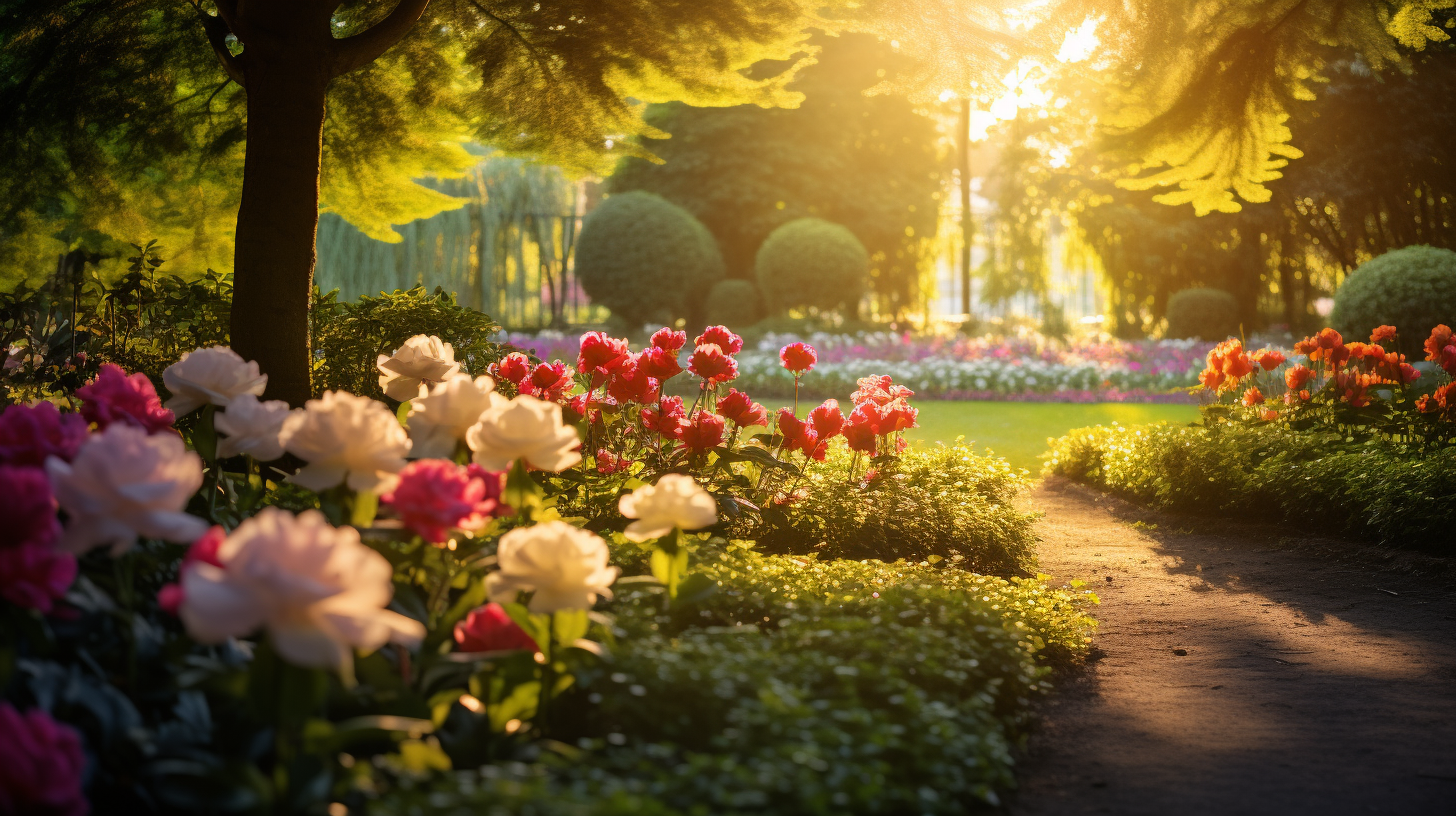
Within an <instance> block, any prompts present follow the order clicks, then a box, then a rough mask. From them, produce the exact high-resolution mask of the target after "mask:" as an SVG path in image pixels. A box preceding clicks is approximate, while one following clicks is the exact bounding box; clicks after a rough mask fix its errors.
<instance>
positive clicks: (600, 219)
mask: <svg viewBox="0 0 1456 816" xmlns="http://www.w3.org/2000/svg"><path fill="white" fill-rule="evenodd" d="M576 271H577V275H578V276H579V277H580V279H581V285H582V288H583V289H584V290H585V291H586V293H587V295H589V296H590V297H591V299H592V301H593V302H595V303H598V304H600V305H602V306H605V307H607V308H608V309H611V310H612V313H613V314H614V315H617V316H619V317H621V318H622V319H623V320H625V321H627V322H628V323H631V324H634V325H638V326H640V325H642V324H643V323H648V322H653V321H656V322H659V323H669V324H670V323H671V322H672V321H673V320H675V319H677V318H679V317H691V316H693V313H694V312H695V310H697V309H699V308H700V307H701V303H702V299H703V298H705V297H706V296H707V293H708V291H709V290H710V289H712V287H713V285H714V284H715V283H717V282H718V281H719V280H721V279H722V277H723V256H722V254H721V253H720V252H719V251H718V244H717V242H716V241H715V240H714V239H713V236H712V233H710V232H708V229H707V227H704V226H703V225H702V224H701V223H699V222H698V220H697V219H696V218H694V217H693V216H692V214H691V213H689V212H688V211H687V210H684V209H683V208H681V207H679V206H677V205H676V204H673V203H671V202H669V201H668V200H667V199H665V198H662V197H661V196H658V195H654V194H652V193H644V192H641V191H634V192H630V193H620V194H618V195H614V196H610V197H608V198H607V199H606V200H604V201H603V202H602V203H601V204H599V205H598V206H597V208H596V209H595V210H592V212H591V214H590V215H588V216H587V218H586V223H584V224H583V225H582V228H581V236H580V237H579V238H578V239H577V243H576Z"/></svg>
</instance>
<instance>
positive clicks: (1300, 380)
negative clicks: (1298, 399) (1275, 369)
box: [1284, 365, 1314, 391]
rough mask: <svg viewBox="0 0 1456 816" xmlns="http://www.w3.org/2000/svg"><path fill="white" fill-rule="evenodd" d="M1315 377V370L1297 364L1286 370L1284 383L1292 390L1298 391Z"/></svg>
mask: <svg viewBox="0 0 1456 816" xmlns="http://www.w3.org/2000/svg"><path fill="white" fill-rule="evenodd" d="M1312 379H1314V370H1313V369H1309V368H1305V367H1304V366H1302V365H1296V366H1294V367H1292V368H1290V369H1289V370H1288V371H1285V372H1284V384H1285V385H1287V386H1289V390H1290V391H1298V390H1299V389H1301V388H1303V387H1304V386H1305V384H1307V383H1308V382H1309V381H1310V380H1312Z"/></svg>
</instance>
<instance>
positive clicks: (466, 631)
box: [455, 603, 539, 652]
mask: <svg viewBox="0 0 1456 816" xmlns="http://www.w3.org/2000/svg"><path fill="white" fill-rule="evenodd" d="M455 642H456V643H457V644H459V646H460V651H462V652H506V651H514V650H517V649H524V650H526V651H531V652H535V651H539V648H538V647H537V646H536V641H535V640H533V639H532V638H531V636H530V635H528V634H526V630H525V629H522V628H521V627H520V625H519V624H517V623H516V622H515V621H513V620H511V616H510V615H508V614H506V610H505V607H503V606H501V605H500V604H498V603H488V604H486V605H485V606H481V607H477V608H475V609H472V610H470V614H469V615H466V616H465V620H463V621H460V622H459V623H457V624H455Z"/></svg>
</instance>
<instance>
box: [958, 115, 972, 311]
mask: <svg viewBox="0 0 1456 816" xmlns="http://www.w3.org/2000/svg"><path fill="white" fill-rule="evenodd" d="M956 130H957V133H956V136H957V137H958V139H959V141H960V144H959V145H958V147H959V148H960V151H959V152H960V156H959V162H958V164H959V167H958V168H957V169H959V170H960V174H961V183H960V193H961V312H962V313H963V314H964V315H966V319H967V320H970V316H971V243H972V242H973V241H975V240H976V222H975V221H974V220H973V219H972V217H971V100H970V98H969V97H967V98H966V99H962V100H961V110H960V121H959V122H958V124H957V125H956Z"/></svg>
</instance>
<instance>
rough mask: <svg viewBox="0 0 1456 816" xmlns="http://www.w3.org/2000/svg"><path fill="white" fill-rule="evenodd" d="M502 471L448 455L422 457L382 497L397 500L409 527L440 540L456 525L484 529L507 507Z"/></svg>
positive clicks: (389, 501)
mask: <svg viewBox="0 0 1456 816" xmlns="http://www.w3.org/2000/svg"><path fill="white" fill-rule="evenodd" d="M503 476H504V474H501V473H493V472H491V471H488V470H485V469H484V468H482V467H480V466H479V465H471V466H470V467H469V468H468V469H467V468H463V467H460V466H459V465H457V464H455V463H454V462H447V461H445V460H444V459H421V460H419V461H417V462H411V463H409V464H408V465H406V466H405V468H404V470H402V471H400V473H399V484H398V485H396V486H395V488H394V490H393V491H392V492H390V493H387V494H385V495H383V496H380V497H379V500H380V501H381V502H384V503H385V504H389V505H392V506H393V507H394V510H395V512H397V513H399V517H400V519H401V520H403V521H404V523H405V526H406V527H409V528H410V529H411V530H414V531H415V532H416V533H419V535H420V536H421V537H422V538H424V539H425V540H426V541H430V542H434V543H439V542H442V541H444V540H445V539H447V538H449V537H450V530H451V529H460V530H470V531H474V530H479V529H480V528H482V527H484V526H485V525H486V523H487V522H489V521H490V519H491V518H492V517H493V516H497V515H502V514H503V513H504V512H505V508H504V507H503V506H502V505H501V503H500V495H501V488H502V486H503Z"/></svg>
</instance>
